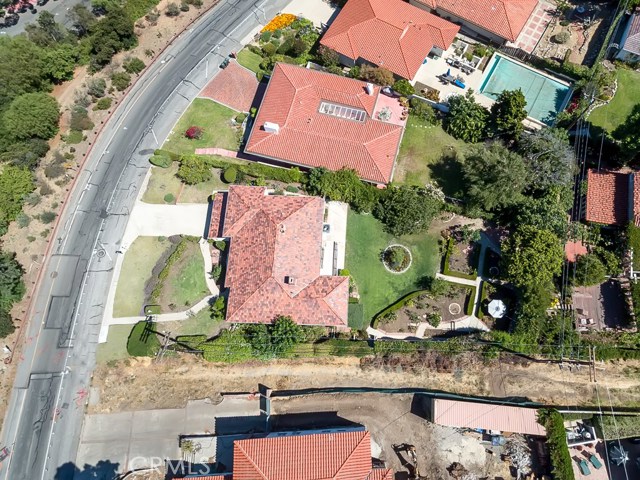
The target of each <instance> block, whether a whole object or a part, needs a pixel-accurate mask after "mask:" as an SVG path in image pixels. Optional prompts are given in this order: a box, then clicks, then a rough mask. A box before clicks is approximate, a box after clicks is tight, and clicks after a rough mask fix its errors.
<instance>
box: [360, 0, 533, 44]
mask: <svg viewBox="0 0 640 480" xmlns="http://www.w3.org/2000/svg"><path fill="white" fill-rule="evenodd" d="M350 1H351V0H350ZM409 3H411V4H412V5H415V6H417V7H420V8H422V9H424V10H426V11H428V12H433V13H435V14H436V15H438V16H440V17H442V18H444V19H446V20H449V21H451V22H453V23H456V24H459V25H461V26H462V29H461V32H462V33H465V34H467V35H470V36H474V37H476V38H478V39H479V40H483V41H490V42H492V43H496V44H498V45H502V44H504V43H506V42H515V41H516V39H517V38H518V36H519V35H520V33H521V32H522V30H523V29H524V27H525V25H527V23H528V20H529V17H531V15H532V13H533V12H534V11H535V10H536V7H537V6H538V0H409Z"/></svg>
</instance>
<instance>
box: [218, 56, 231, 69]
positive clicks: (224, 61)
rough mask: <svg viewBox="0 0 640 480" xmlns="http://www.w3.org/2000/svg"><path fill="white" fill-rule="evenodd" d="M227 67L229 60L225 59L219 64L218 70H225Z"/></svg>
mask: <svg viewBox="0 0 640 480" xmlns="http://www.w3.org/2000/svg"><path fill="white" fill-rule="evenodd" d="M227 66H229V59H228V58H225V59H224V60H223V61H222V63H221V64H220V68H227Z"/></svg>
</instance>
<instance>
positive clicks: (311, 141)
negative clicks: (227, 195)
mask: <svg viewBox="0 0 640 480" xmlns="http://www.w3.org/2000/svg"><path fill="white" fill-rule="evenodd" d="M387 98H388V97H385V96H384V95H382V94H381V92H380V87H378V86H374V85H371V84H367V83H365V82H363V81H360V80H355V79H352V78H346V77H340V76H338V75H333V74H330V73H327V72H323V71H317V70H311V69H307V68H303V67H299V66H296V65H288V64H284V63H278V64H276V66H275V67H274V69H273V74H272V75H271V79H270V80H269V85H268V86H267V90H266V92H265V95H264V98H263V100H262V104H261V105H260V109H259V110H258V114H257V116H256V118H255V121H254V122H253V127H252V128H251V133H250V134H249V139H248V140H247V144H246V146H245V149H244V151H245V152H246V153H249V154H252V155H257V156H260V157H263V158H266V159H269V160H273V161H275V162H277V163H281V164H287V165H293V166H299V167H304V168H314V167H324V168H328V169H329V170H339V169H341V168H343V167H346V168H350V169H353V170H355V171H356V172H357V173H358V175H359V176H360V178H361V179H363V180H366V181H368V182H371V183H376V184H387V183H389V182H391V179H392V178H393V170H394V165H395V159H396V155H397V153H398V149H399V147H400V140H401V139H402V134H403V131H404V123H403V122H398V121H397V118H393V117H392V118H391V119H388V120H383V119H382V118H384V117H383V116H380V115H377V114H376V112H378V111H379V107H380V105H381V104H383V103H384V101H386V99H387ZM396 103H397V102H396ZM394 115H395V114H394Z"/></svg>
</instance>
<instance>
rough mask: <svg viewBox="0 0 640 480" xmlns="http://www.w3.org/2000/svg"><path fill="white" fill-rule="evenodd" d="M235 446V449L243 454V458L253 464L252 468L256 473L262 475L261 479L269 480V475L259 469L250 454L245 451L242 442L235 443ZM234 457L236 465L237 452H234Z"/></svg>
mask: <svg viewBox="0 0 640 480" xmlns="http://www.w3.org/2000/svg"><path fill="white" fill-rule="evenodd" d="M233 446H234V447H235V448H237V449H238V450H239V451H240V453H242V456H243V457H244V458H245V460H247V461H248V462H249V463H250V464H251V466H252V467H253V468H254V469H255V471H256V473H257V474H258V475H260V478H262V479H263V480H268V478H267V475H266V474H265V473H264V472H263V471H262V469H261V468H260V467H258V465H257V464H256V462H255V461H254V460H253V458H252V457H251V456H250V455H249V452H247V451H246V449H244V448H243V447H242V442H233ZM233 457H234V458H233V460H234V463H235V461H236V458H235V452H234V455H233Z"/></svg>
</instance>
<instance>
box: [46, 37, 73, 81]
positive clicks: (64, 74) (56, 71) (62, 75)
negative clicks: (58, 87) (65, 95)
mask: <svg viewBox="0 0 640 480" xmlns="http://www.w3.org/2000/svg"><path fill="white" fill-rule="evenodd" d="M78 53H79V52H78V49H77V48H75V47H74V46H73V45H70V44H68V43H63V44H60V45H57V46H56V47H49V48H48V49H46V50H45V53H44V66H43V71H44V72H45V73H46V74H47V75H48V76H49V78H51V80H52V81H54V82H55V83H60V82H62V81H64V80H71V79H72V78H73V72H74V71H75V68H76V65H77V63H78Z"/></svg>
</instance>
